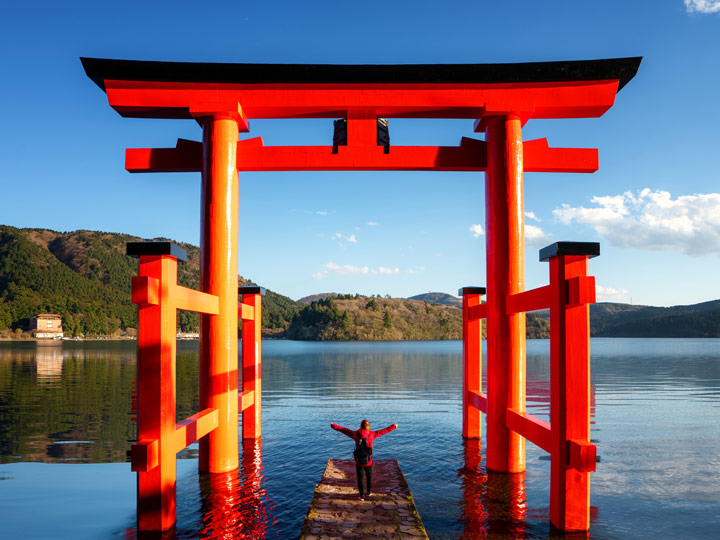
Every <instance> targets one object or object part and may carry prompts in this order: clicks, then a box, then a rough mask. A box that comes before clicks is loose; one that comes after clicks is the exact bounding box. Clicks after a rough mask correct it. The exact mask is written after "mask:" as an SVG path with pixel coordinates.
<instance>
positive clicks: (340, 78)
mask: <svg viewBox="0 0 720 540" xmlns="http://www.w3.org/2000/svg"><path fill="white" fill-rule="evenodd" d="M80 60H81V62H82V64H83V67H84V68H85V73H86V74H87V76H88V77H90V79H92V80H93V82H95V84H97V85H98V86H99V87H100V88H102V89H103V90H105V80H106V79H111V80H121V81H157V82H207V83H240V84H262V83H264V84H283V83H284V84H302V83H308V84H333V83H335V84H352V83H357V84H361V83H367V84H372V83H390V84H392V83H396V84H403V83H405V84H412V83H450V84H453V83H455V84H462V83H466V84H467V83H470V84H472V83H475V84H483V83H524V82H527V83H537V82H563V81H599V80H608V79H619V80H620V84H619V85H618V91H620V89H621V88H622V87H623V86H625V85H626V84H627V83H628V82H630V80H631V79H632V78H633V77H634V76H635V74H636V73H637V70H638V67H639V66H640V62H641V61H642V57H641V56H637V57H632V58H610V59H605V60H571V61H565V62H524V63H518V64H401V65H387V64H384V65H329V64H222V63H200V62H154V61H144V60H110V59H103V58H80Z"/></svg>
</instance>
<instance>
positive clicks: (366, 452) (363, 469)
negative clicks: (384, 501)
mask: <svg viewBox="0 0 720 540" xmlns="http://www.w3.org/2000/svg"><path fill="white" fill-rule="evenodd" d="M330 427H331V428H333V429H334V430H335V431H339V432H340V433H344V434H345V435H347V436H348V437H350V438H351V439H352V440H353V441H355V451H354V452H353V457H354V458H355V472H357V484H358V492H359V493H360V499H361V500H364V499H365V497H366V496H367V497H369V496H370V492H371V491H372V449H373V441H374V440H375V439H377V438H378V437H381V436H383V435H385V434H386V433H390V432H391V431H393V430H395V429H397V424H393V425H392V426H388V427H386V428H385V429H381V430H380V431H370V422H368V421H367V420H363V421H362V422H360V429H358V430H357V431H352V430H349V429H348V428H344V427H342V426H338V425H337V424H330ZM363 479H366V480H367V491H366V490H365V489H364V487H363V483H364V482H363Z"/></svg>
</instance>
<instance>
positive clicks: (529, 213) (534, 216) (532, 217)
mask: <svg viewBox="0 0 720 540" xmlns="http://www.w3.org/2000/svg"><path fill="white" fill-rule="evenodd" d="M525 217H526V218H528V219H532V220H533V221H537V222H538V223H540V222H541V221H542V220H541V219H540V218H539V217H537V216H536V215H535V212H525Z"/></svg>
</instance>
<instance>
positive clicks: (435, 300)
mask: <svg viewBox="0 0 720 540" xmlns="http://www.w3.org/2000/svg"><path fill="white" fill-rule="evenodd" d="M408 300H419V301H420V302H427V303H428V304H441V305H443V306H455V307H458V308H462V298H457V297H455V296H453V295H451V294H446V293H441V292H429V293H425V294H416V295H415V296H411V297H410V298H408Z"/></svg>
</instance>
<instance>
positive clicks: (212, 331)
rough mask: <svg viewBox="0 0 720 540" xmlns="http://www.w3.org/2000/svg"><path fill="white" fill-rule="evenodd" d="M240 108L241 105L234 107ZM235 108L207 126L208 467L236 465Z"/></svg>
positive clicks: (204, 339)
mask: <svg viewBox="0 0 720 540" xmlns="http://www.w3.org/2000/svg"><path fill="white" fill-rule="evenodd" d="M236 108H237V106H236ZM232 113H233V111H232V110H229V111H226V113H225V114H222V113H221V112H218V113H217V114H215V115H214V116H206V117H203V118H201V119H200V121H201V123H202V126H203V171H202V203H201V216H202V217H201V234H200V238H201V242H200V249H201V262H200V286H201V289H202V290H203V291H205V292H207V293H209V294H211V295H213V296H217V297H218V301H219V311H218V314H217V315H202V316H201V317H200V383H199V385H200V408H202V409H205V408H212V409H217V410H218V419H219V423H218V428H217V429H216V430H214V431H213V432H212V433H210V434H209V435H208V436H207V437H205V438H203V439H202V440H201V441H200V455H199V467H200V470H201V471H204V472H211V473H216V472H228V471H232V470H234V469H237V468H238V339H237V338H238V299H237V294H238V229H237V227H238V225H237V216H238V207H239V203H238V178H237V169H236V168H235V163H236V161H237V158H236V150H237V140H238V129H239V128H238V121H237V120H236V119H235V118H233V116H232Z"/></svg>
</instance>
